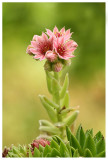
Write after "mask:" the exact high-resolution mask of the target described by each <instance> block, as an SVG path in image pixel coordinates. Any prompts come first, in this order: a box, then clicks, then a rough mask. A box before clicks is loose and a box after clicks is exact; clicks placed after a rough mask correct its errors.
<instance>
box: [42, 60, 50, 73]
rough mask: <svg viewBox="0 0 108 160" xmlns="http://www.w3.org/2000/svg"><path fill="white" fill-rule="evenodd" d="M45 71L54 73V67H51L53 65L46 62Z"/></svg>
mask: <svg viewBox="0 0 108 160" xmlns="http://www.w3.org/2000/svg"><path fill="white" fill-rule="evenodd" d="M44 69H45V70H46V71H49V72H51V71H52V67H51V63H50V62H49V61H46V62H45V64H44Z"/></svg>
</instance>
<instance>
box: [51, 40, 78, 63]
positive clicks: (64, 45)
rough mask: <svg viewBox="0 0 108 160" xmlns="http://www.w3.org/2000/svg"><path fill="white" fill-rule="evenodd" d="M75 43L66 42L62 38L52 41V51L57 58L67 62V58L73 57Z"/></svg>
mask: <svg viewBox="0 0 108 160" xmlns="http://www.w3.org/2000/svg"><path fill="white" fill-rule="evenodd" d="M76 47H77V43H76V42H74V41H73V40H69V41H66V42H65V40H64V37H61V38H57V39H56V40H55V41H54V49H55V52H56V53H57V54H58V56H59V58H61V59H65V60H68V59H69V58H72V57H74V55H73V54H72V52H73V51H74V50H75V49H76Z"/></svg>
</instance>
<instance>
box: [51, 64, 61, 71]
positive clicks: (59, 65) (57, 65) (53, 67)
mask: <svg viewBox="0 0 108 160" xmlns="http://www.w3.org/2000/svg"><path fill="white" fill-rule="evenodd" d="M62 68H63V64H62V63H61V62H57V63H55V64H53V66H52V70H53V71H54V72H60V71H61V70H62Z"/></svg>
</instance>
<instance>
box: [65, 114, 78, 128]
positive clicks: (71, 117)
mask: <svg viewBox="0 0 108 160" xmlns="http://www.w3.org/2000/svg"><path fill="white" fill-rule="evenodd" d="M78 114H79V111H74V112H73V113H71V114H70V115H69V116H68V117H67V118H65V119H64V120H63V122H64V123H65V124H64V125H65V126H71V125H72V124H73V123H74V121H75V120H76V118H77V116H78Z"/></svg>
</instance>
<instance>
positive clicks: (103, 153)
mask: <svg viewBox="0 0 108 160" xmlns="http://www.w3.org/2000/svg"><path fill="white" fill-rule="evenodd" d="M96 157H105V151H102V152H101V153H99V154H98V155H96Z"/></svg>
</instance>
